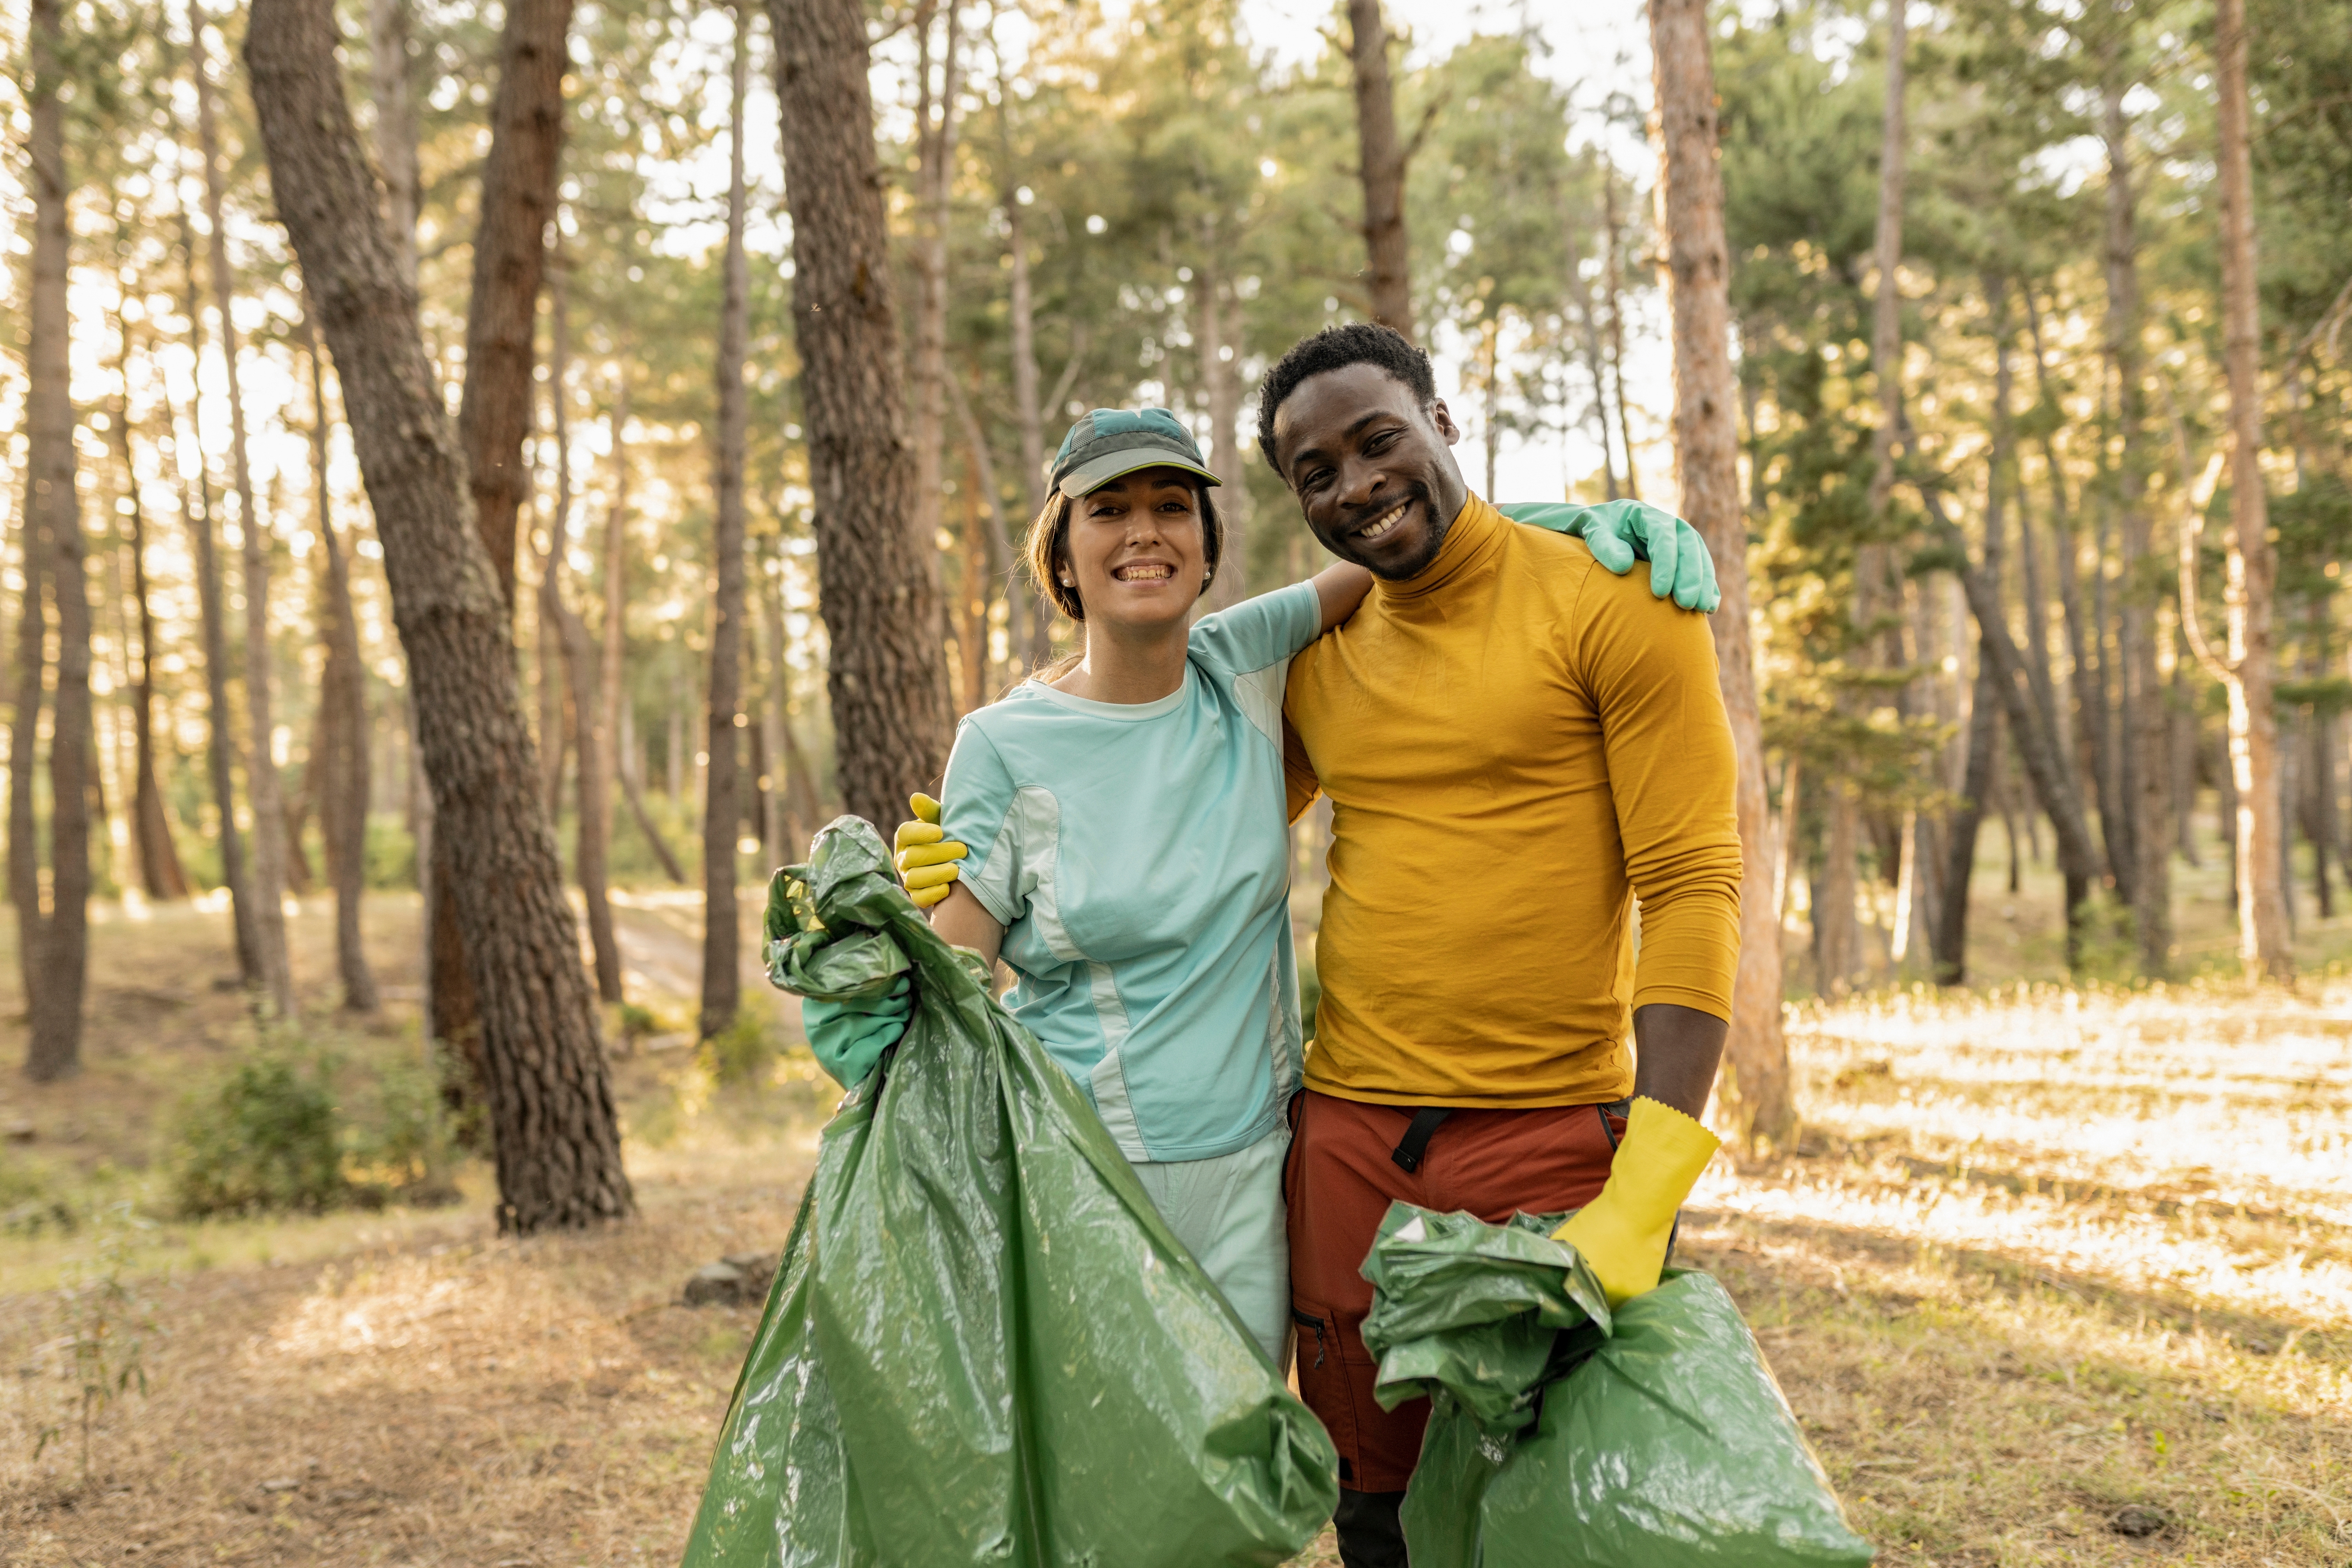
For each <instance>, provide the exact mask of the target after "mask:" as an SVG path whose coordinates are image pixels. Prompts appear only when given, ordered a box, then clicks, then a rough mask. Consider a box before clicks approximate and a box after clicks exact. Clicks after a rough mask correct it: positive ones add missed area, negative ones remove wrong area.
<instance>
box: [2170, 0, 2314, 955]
mask: <svg viewBox="0 0 2352 1568" xmlns="http://www.w3.org/2000/svg"><path fill="white" fill-rule="evenodd" d="M2213 19H2214V45H2213V48H2214V65H2215V71H2214V77H2215V85H2216V88H2217V89H2218V90H2217V98H2218V100H2219V102H2218V109H2219V113H2218V114H2217V116H2216V119H2217V120H2218V121H2219V123H2220V128H2221V148H2220V158H2219V164H2220V171H2219V172H2220V175H2221V182H2220V183H2221V317H2222V322H2223V327H2222V352H2223V356H2224V358H2225V360H2226V362H2227V363H2228V366H2229V374H2230V525H2231V534H2230V540H2229V546H2230V549H2229V574H2230V575H2229V592H2228V601H2227V602H2228V605H2229V612H2230V664H2231V676H2232V678H2231V679H2230V680H2229V681H2227V682H2226V683H2225V684H2226V685H2227V686H2228V689H2229V693H2230V763H2231V769H2232V770H2233V771H2234V772H2235V773H2236V775H2237V784H2238V952H2239V956H2240V957H2241V958H2242V959H2243V960H2244V963H2245V966H2246V973H2247V974H2248V976H2249V977H2255V976H2260V977H2262V978H2266V979H2270V980H2275V981H2281V982H2286V981H2291V980H2293V979H2294V951H2293V949H2292V948H2291V946H2290V945H2289V939H2288V933H2287V922H2286V900H2285V899H2284V894H2283V892H2282V889H2281V879H2280V877H2279V846H2280V843H2281V839H2282V835H2283V824H2282V823H2281V822H2280V820H2279V816H2280V812H2279V792H2278V733H2277V722H2278V721H2277V717H2276V715H2275V713H2274V711H2273V708H2272V705H2271V687H2272V683H2273V677H2272V672H2271V595H2272V591H2273V584H2274V583H2275V581H2276V578H2277V574H2278V567H2277V563H2276V560H2275V558H2274V555H2273V551H2272V549H2271V539H2270V498H2269V495H2268V493H2267V492H2266V491H2265V490H2264V489H2263V474H2262V451H2263V391H2262V319H2261V301H2260V298H2259V295H2258V293H2257V280H2256V279H2257V274H2256V273H2255V271H2254V206H2253V195H2254V176H2253V165H2252V154H2251V153H2250V151H2249V142H2250V138H2251V137H2252V129H2251V127H2250V126H2249V124H2248V122H2247V109H2246V5H2245V0H2214V7H2213ZM2184 613H2186V611H2185V607H2184Z"/></svg>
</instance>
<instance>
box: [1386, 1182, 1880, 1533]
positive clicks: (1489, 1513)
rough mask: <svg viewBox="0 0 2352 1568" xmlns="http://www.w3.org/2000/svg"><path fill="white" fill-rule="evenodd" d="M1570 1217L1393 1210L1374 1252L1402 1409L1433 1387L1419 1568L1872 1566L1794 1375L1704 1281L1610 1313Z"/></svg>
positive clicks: (1689, 1275)
mask: <svg viewBox="0 0 2352 1568" xmlns="http://www.w3.org/2000/svg"><path fill="white" fill-rule="evenodd" d="M1561 1217H1562V1216H1560V1215H1548V1216H1540V1217H1538V1216H1533V1215H1515V1216H1513V1219H1512V1222H1511V1223H1510V1224H1509V1225H1507V1226H1490V1225H1485V1224H1482V1223H1480V1222H1479V1221H1477V1220H1475V1219H1474V1218H1472V1217H1471V1216H1469V1215H1436V1214H1431V1213H1428V1212H1427V1211H1425V1210H1421V1209H1415V1208H1412V1207H1411V1206H1410V1205H1404V1204H1398V1205H1393V1206H1392V1207H1391V1209H1390V1211H1389V1214H1388V1216H1387V1218H1386V1219H1385V1220H1384V1221H1383V1222H1382V1224H1381V1236H1380V1239H1379V1240H1378V1241H1376V1242H1375V1243H1374V1245H1373V1247H1372V1253H1371V1256H1370V1258H1368V1259H1367V1260H1366V1262H1365V1264H1364V1275H1365V1278H1367V1279H1370V1280H1371V1281H1372V1284H1373V1289H1374V1296H1373V1306H1372V1312H1371V1316H1370V1317H1369V1318H1367V1319H1366V1320H1365V1323H1364V1342H1365V1344H1366V1345H1367V1347H1369V1348H1370V1350H1371V1351H1372V1352H1373V1353H1374V1354H1375V1355H1377V1356H1379V1357H1380V1358H1381V1380H1380V1384H1379V1389H1378V1393H1379V1397H1380V1400H1381V1404H1382V1405H1386V1406H1388V1407H1390V1408H1391V1409H1393V1408H1394V1407H1395V1406H1396V1405H1398V1404H1401V1403H1402V1402H1403V1401H1404V1400H1405V1399H1408V1398H1411V1397H1413V1396H1414V1395H1415V1394H1419V1393H1422V1392H1424V1391H1425V1392H1427V1393H1428V1394H1429V1395H1430V1400H1431V1411H1430V1421H1429V1428H1428V1432H1427V1434H1426V1436H1423V1439H1422V1448H1421V1462H1420V1465H1419V1467H1418V1468H1416V1469H1415V1470H1414V1472H1413V1477H1412V1487H1411V1489H1409V1490H1408V1491H1407V1493H1406V1494H1405V1501H1404V1531H1405V1541H1406V1544H1407V1546H1408V1547H1409V1549H1410V1551H1411V1553H1412V1564H1413V1568H1624V1565H1626V1564H1636V1563H1638V1564H1640V1565H1641V1568H1702V1565H1705V1568H1733V1565H1737V1568H1861V1565H1863V1564H1866V1563H1869V1562H1870V1560H1871V1556H1872V1549H1871V1546H1870V1543H1869V1542H1865V1541H1864V1540H1863V1539H1862V1538H1861V1537H1859V1536H1857V1535H1855V1534H1854V1532H1853V1530H1852V1528H1850V1527H1849V1526H1848V1525H1847V1523H1846V1521H1845V1516H1844V1514H1843V1511H1842V1510H1840V1509H1839V1507H1838V1501H1837V1498H1836V1496H1835V1494H1834V1493H1832V1491H1831V1489H1830V1485H1829V1478H1828V1477H1827V1476H1826V1475H1824V1474H1823V1473H1822V1467H1821V1462H1820V1460H1818V1459H1817V1458H1814V1456H1813V1452H1812V1449H1811V1447H1810V1446H1809V1445H1808V1444H1807V1443H1806V1442H1805V1438H1804V1434H1803V1433H1802V1432H1801V1431H1800V1430H1799V1429H1798V1426H1797V1421H1796V1417H1795V1415H1793V1414H1791V1413H1790V1409H1789V1403H1788V1401H1787V1400H1786V1399H1785V1398H1783V1397H1782V1395H1781V1393H1780V1384H1777V1383H1775V1382H1774V1381H1773V1378H1772V1373H1771V1370H1770V1369H1769V1367H1767V1366H1766V1365H1765V1364H1764V1357H1763V1353H1762V1352H1760V1351H1759V1349H1758V1348H1757V1345H1756V1340H1755V1337H1754V1336H1753V1335H1752V1334H1750V1333H1749V1332H1748V1325H1747V1323H1746V1322H1745V1321H1742V1320H1741V1318H1740V1316H1739V1309H1738V1307H1736V1306H1735V1305H1733V1304H1732V1300H1731V1297H1730V1296H1729V1294H1728V1293H1727V1292H1726V1291H1725V1290H1724V1289H1723V1287H1722V1285H1720V1284H1719V1283H1717V1280H1716V1279H1715V1278H1714V1277H1713V1276H1711V1275H1707V1274H1702V1273H1698V1272H1696V1271H1694V1270H1686V1269H1669V1270H1667V1271H1666V1275H1665V1279H1664V1282H1663V1283H1661V1284H1660V1285H1659V1287H1658V1288H1657V1289H1655V1290H1653V1291H1651V1292H1649V1293H1648V1294H1647V1295H1643V1296H1637V1297H1635V1298H1634V1299H1633V1300H1630V1301H1627V1302H1625V1303H1624V1304H1623V1305H1622V1306H1620V1307H1618V1308H1617V1309H1616V1310H1614V1311H1613V1312H1612V1311H1611V1310H1608V1309H1607V1308H1606V1307H1605V1306H1604V1305H1602V1304H1601V1302H1602V1298H1601V1292H1600V1290H1599V1289H1598V1288H1597V1286H1596V1285H1595V1283H1594V1281H1593V1280H1592V1278H1591V1271H1590V1269H1589V1268H1587V1267H1586V1266H1585V1264H1584V1261H1583V1259H1581V1258H1579V1257H1577V1255H1576V1250H1575V1248H1573V1247H1568V1246H1566V1245H1565V1244H1563V1243H1560V1242H1557V1241H1554V1240H1552V1239H1551V1237H1550V1233H1551V1231H1552V1230H1554V1229H1555V1228H1557V1227H1558V1226H1559V1222H1560V1219H1561Z"/></svg>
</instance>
